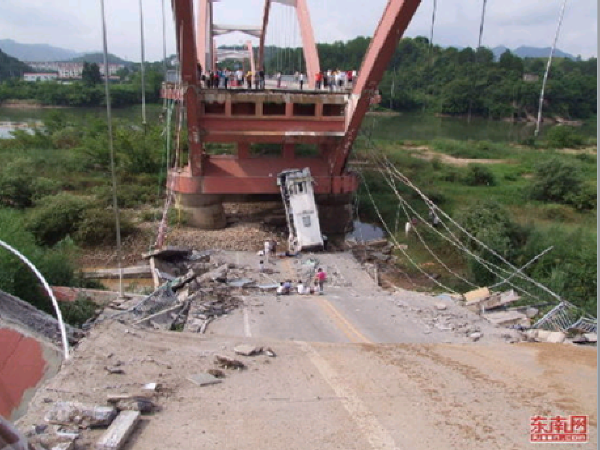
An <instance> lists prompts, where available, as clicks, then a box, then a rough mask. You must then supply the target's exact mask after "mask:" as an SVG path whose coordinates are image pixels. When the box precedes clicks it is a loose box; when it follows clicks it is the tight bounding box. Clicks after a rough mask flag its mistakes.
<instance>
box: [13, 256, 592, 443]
mask: <svg viewBox="0 0 600 450" xmlns="http://www.w3.org/2000/svg"><path fill="white" fill-rule="evenodd" d="M223 258H227V259H231V258H234V260H235V262H237V263H238V264H247V265H248V267H252V266H253V261H254V259H255V258H254V256H253V255H247V254H244V255H239V254H233V253H227V254H225V253H224V254H223ZM319 258H320V262H319V264H320V265H322V266H323V267H325V268H326V270H327V271H328V273H329V274H330V279H331V283H330V284H328V285H327V287H326V293H325V295H324V296H284V297H280V298H276V297H275V296H274V295H256V296H247V297H245V298H244V306H243V307H241V308H240V309H239V310H237V311H235V312H234V313H233V314H231V315H229V316H227V317H225V318H222V319H219V320H218V321H216V322H214V323H212V324H211V325H210V326H209V331H208V333H207V334H206V335H196V334H185V333H174V332H163V331H154V330H141V329H133V328H131V327H130V326H127V325H124V324H120V323H117V322H112V323H111V322H107V323H104V324H102V325H100V326H98V327H97V328H95V329H94V330H93V331H92V332H91V333H90V336H89V337H88V338H87V339H86V340H85V341H84V342H82V343H81V344H80V346H79V348H78V349H76V351H75V357H74V360H73V362H71V363H69V364H67V365H66V366H65V367H64V368H63V370H62V371H61V373H60V374H59V375H58V376H57V377H56V378H55V379H53V380H52V381H51V382H50V383H49V384H48V385H47V386H46V388H45V389H44V390H42V391H40V392H38V394H37V395H36V397H35V399H34V401H33V403H32V407H31V411H32V412H31V414H28V415H27V417H26V418H25V419H24V420H23V422H22V423H21V425H22V426H24V427H26V426H28V425H30V424H33V423H39V420H40V419H39V417H41V416H40V415H41V414H42V412H43V411H44V410H45V409H47V408H48V406H47V404H45V403H44V400H43V399H44V398H46V399H48V398H50V399H52V400H53V401H56V400H59V399H61V400H79V401H85V402H103V401H104V399H105V396H106V394H107V393H123V392H131V391H132V390H135V389H136V388H139V386H141V385H142V384H143V383H148V382H153V381H158V382H161V383H163V385H164V386H165V393H164V394H163V395H162V396H160V397H159V398H158V399H157V403H158V404H159V405H160V407H161V410H160V411H158V412H156V413H155V414H153V415H151V416H146V417H144V419H143V420H142V423H141V425H140V426H139V427H138V428H137V429H136V431H135V432H134V434H133V435H132V437H131V438H130V440H129V443H128V444H127V446H126V447H125V450H142V449H143V450H153V449H156V450H158V449H161V450H162V449H164V448H170V449H171V448H172V449H180V448H181V449H187V450H196V449H198V450H199V449H208V448H210V449H213V448H214V449H217V448H218V449H220V450H229V449H231V450H233V449H240V448H256V449H282V450H283V449H285V450H293V449H357V450H358V449H360V450H365V449H411V450H415V449H416V450H420V449H441V450H443V449H455V448H461V449H481V448H485V449H502V450H505V449H524V448H533V445H534V444H530V443H529V437H530V417H531V416H534V415H542V416H556V415H561V416H567V415H589V416H590V430H591V432H590V443H589V444H587V446H586V448H593V447H592V446H594V447H595V446H596V443H597V429H596V427H597V409H596V402H597V382H596V360H597V358H596V349H595V348H583V347H576V346H574V345H567V344H564V345H563V344H540V343H520V344H508V343H506V342H505V338H504V337H503V336H502V334H504V333H505V330H500V329H495V328H492V327H490V326H489V325H487V324H485V323H483V322H481V321H480V320H479V319H478V318H477V317H476V316H473V315H471V314H470V313H468V312H466V311H464V310H463V309H462V308H460V307H458V306H456V305H453V304H451V302H447V305H446V308H445V309H438V308H437V307H436V306H435V304H436V303H439V302H440V301H439V300H438V299H434V298H432V297H429V296H426V295H422V294H417V293H411V292H405V291H398V292H396V293H393V294H390V293H389V292H385V291H382V290H380V289H379V288H378V287H377V286H376V285H375V284H374V282H373V281H372V280H371V279H370V278H369V277H368V275H366V274H365V273H364V272H363V271H361V269H360V267H359V266H358V265H357V264H356V263H355V262H354V261H353V260H352V258H351V257H350V256H349V255H322V256H319ZM299 267H300V266H299V264H296V263H295V262H294V261H293V260H283V261H278V262H277V264H276V265H274V266H273V268H274V269H275V271H276V273H275V274H273V275H272V276H271V277H273V278H274V279H277V280H279V279H285V278H292V279H294V275H296V274H297V269H298V268H299ZM265 281H266V280H265ZM463 323H464V324H466V325H465V326H466V328H469V327H473V326H476V327H478V329H479V330H480V332H481V333H483V338H482V339H480V340H479V341H478V342H471V340H470V339H469V338H468V336H467V335H465V334H464V333H457V332H456V331H452V330H450V328H451V327H450V326H449V325H454V328H455V329H456V326H462V324H463ZM241 343H250V344H253V345H257V346H265V347H271V348H272V349H273V350H274V351H275V353H276V354H277V356H276V357H275V358H270V357H268V356H266V355H258V356H253V357H242V356H238V358H239V359H241V360H243V361H244V362H245V363H246V364H247V366H248V368H247V370H243V371H227V377H226V378H225V379H224V380H223V382H222V383H220V384H216V385H211V386H204V387H199V386H197V385H195V384H193V383H191V382H190V381H189V380H188V377H189V376H190V375H193V374H198V373H202V372H204V371H205V370H207V369H209V368H213V367H214V365H213V359H214V356H215V355H216V354H219V355H225V356H234V353H233V347H234V346H236V345H239V344H241ZM115 361H121V362H122V365H121V366H120V367H122V368H123V369H124V371H125V374H124V375H110V374H108V373H107V372H106V371H105V370H104V366H106V365H110V364H113V363H114V362H115ZM47 401H48V400H46V402H47ZM36 414H37V415H36ZM100 434H101V431H96V430H91V431H87V432H86V433H85V434H84V436H83V437H82V439H81V445H82V446H83V447H82V448H86V447H85V445H89V446H92V445H93V443H94V442H95V440H96V439H98V437H99V436H100ZM575 447H577V448H581V446H576V445H574V444H566V445H563V446H561V448H575ZM90 448H91V447H90Z"/></svg>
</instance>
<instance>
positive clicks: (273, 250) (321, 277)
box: [258, 236, 327, 295]
mask: <svg viewBox="0 0 600 450" xmlns="http://www.w3.org/2000/svg"><path fill="white" fill-rule="evenodd" d="M323 238H324V240H325V241H326V239H327V238H326V237H325V236H323ZM277 246H278V243H277V241H276V240H275V239H270V240H266V241H265V242H264V248H263V249H261V250H259V251H258V256H259V257H260V260H259V262H258V271H259V272H260V273H265V272H267V271H268V270H267V266H266V264H267V263H269V262H271V263H274V262H273V261H271V259H272V258H275V257H286V256H294V255H293V254H291V253H290V252H289V251H285V252H282V253H277ZM324 250H326V248H324ZM326 281H327V274H326V273H325V271H324V270H323V269H322V268H318V269H317V271H316V272H315V275H314V278H313V283H312V284H311V283H310V282H309V283H305V282H304V281H302V280H298V282H297V283H296V286H295V287H294V283H293V282H292V280H285V281H282V282H280V283H279V286H278V287H277V291H276V293H277V295H289V294H292V293H297V294H299V295H310V294H320V295H323V293H324V285H325V282H326Z"/></svg>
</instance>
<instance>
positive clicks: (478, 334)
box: [469, 331, 483, 342]
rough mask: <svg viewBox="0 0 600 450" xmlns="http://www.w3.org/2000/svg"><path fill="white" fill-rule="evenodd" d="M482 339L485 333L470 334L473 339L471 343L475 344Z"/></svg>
mask: <svg viewBox="0 0 600 450" xmlns="http://www.w3.org/2000/svg"><path fill="white" fill-rule="evenodd" d="M482 337H483V333H481V332H479V331H476V332H475V333H471V334H469V339H471V341H473V342H477V341H478V340H479V339H481V338H482Z"/></svg>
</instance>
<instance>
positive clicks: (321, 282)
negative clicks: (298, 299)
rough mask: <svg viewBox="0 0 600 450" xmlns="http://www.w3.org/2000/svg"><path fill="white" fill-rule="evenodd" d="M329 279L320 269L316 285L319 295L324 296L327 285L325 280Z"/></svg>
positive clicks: (316, 277) (316, 276) (316, 275)
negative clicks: (324, 287) (325, 285)
mask: <svg viewBox="0 0 600 450" xmlns="http://www.w3.org/2000/svg"><path fill="white" fill-rule="evenodd" d="M326 279H327V274H326V273H325V272H324V271H323V269H321V268H320V267H319V269H318V270H317V273H316V274H315V285H316V286H317V287H318V288H319V295H323V293H324V291H323V285H324V284H325V280H326Z"/></svg>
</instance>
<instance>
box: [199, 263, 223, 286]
mask: <svg viewBox="0 0 600 450" xmlns="http://www.w3.org/2000/svg"><path fill="white" fill-rule="evenodd" d="M228 272H229V265H228V264H222V265H221V266H219V267H217V268H216V269H215V270H211V271H210V272H207V273H205V274H203V275H200V276H199V277H198V282H199V283H200V284H203V283H207V282H209V281H222V282H225V281H227V273H228Z"/></svg>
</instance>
